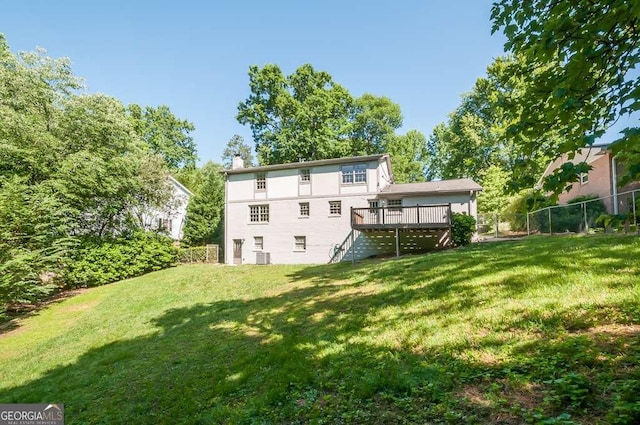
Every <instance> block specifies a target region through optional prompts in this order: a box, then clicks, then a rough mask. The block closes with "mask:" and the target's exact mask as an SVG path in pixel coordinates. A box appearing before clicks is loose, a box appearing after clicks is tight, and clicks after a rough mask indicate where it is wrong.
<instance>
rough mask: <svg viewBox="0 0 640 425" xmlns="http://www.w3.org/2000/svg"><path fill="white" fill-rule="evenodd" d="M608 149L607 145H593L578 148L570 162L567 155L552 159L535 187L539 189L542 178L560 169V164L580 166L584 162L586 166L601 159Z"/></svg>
mask: <svg viewBox="0 0 640 425" xmlns="http://www.w3.org/2000/svg"><path fill="white" fill-rule="evenodd" d="M608 149H609V144H600V145H593V146H587V147H584V148H580V149H578V150H577V151H575V156H574V157H573V159H571V160H570V159H569V154H567V153H565V154H562V155H561V156H560V157H558V158H556V159H554V160H553V161H551V162H550V163H549V165H547V168H545V170H544V173H542V176H540V179H539V180H538V183H536V186H535V187H537V188H541V187H542V182H543V180H544V178H545V177H547V176H548V175H550V174H552V173H553V172H554V171H555V170H557V169H558V168H560V167H561V166H562V164H564V163H565V162H569V161H571V162H573V163H574V164H580V163H583V162H585V163H587V164H591V163H592V162H593V161H595V160H596V159H599V158H601V157H602V155H604V154H605V153H607V152H608Z"/></svg>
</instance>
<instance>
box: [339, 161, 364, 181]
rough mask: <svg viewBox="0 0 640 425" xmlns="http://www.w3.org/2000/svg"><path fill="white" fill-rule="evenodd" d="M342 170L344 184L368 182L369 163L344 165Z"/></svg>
mask: <svg viewBox="0 0 640 425" xmlns="http://www.w3.org/2000/svg"><path fill="white" fill-rule="evenodd" d="M341 171H342V183H343V184H353V183H366V182H367V164H354V165H343V166H342V170H341Z"/></svg>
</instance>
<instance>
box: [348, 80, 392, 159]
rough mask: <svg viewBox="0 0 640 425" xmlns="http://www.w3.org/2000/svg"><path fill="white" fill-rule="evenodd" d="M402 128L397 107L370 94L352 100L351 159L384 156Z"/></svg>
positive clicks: (382, 97)
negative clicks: (381, 154) (396, 132)
mask: <svg viewBox="0 0 640 425" xmlns="http://www.w3.org/2000/svg"><path fill="white" fill-rule="evenodd" d="M400 127H402V112H401V111H400V105H398V104H397V103H394V102H393V101H391V99H389V98H388V97H384V96H381V97H378V96H374V95H372V94H369V93H365V94H363V95H362V96H361V97H359V98H357V99H355V101H354V104H353V110H352V118H351V132H350V138H351V152H350V154H352V155H370V154H375V153H383V152H387V151H388V150H389V149H388V147H387V145H388V143H389V142H390V140H391V139H392V138H393V137H394V135H395V131H396V130H397V129H399V128H400Z"/></svg>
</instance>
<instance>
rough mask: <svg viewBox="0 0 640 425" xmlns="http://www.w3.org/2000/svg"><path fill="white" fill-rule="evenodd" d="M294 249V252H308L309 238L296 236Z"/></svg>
mask: <svg viewBox="0 0 640 425" xmlns="http://www.w3.org/2000/svg"><path fill="white" fill-rule="evenodd" d="M293 239H294V240H293V249H294V251H306V250H307V237H306V236H294V237H293Z"/></svg>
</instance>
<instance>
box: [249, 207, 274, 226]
mask: <svg viewBox="0 0 640 425" xmlns="http://www.w3.org/2000/svg"><path fill="white" fill-rule="evenodd" d="M249 222H251V223H268V222H269V205H251V206H250V207H249Z"/></svg>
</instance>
